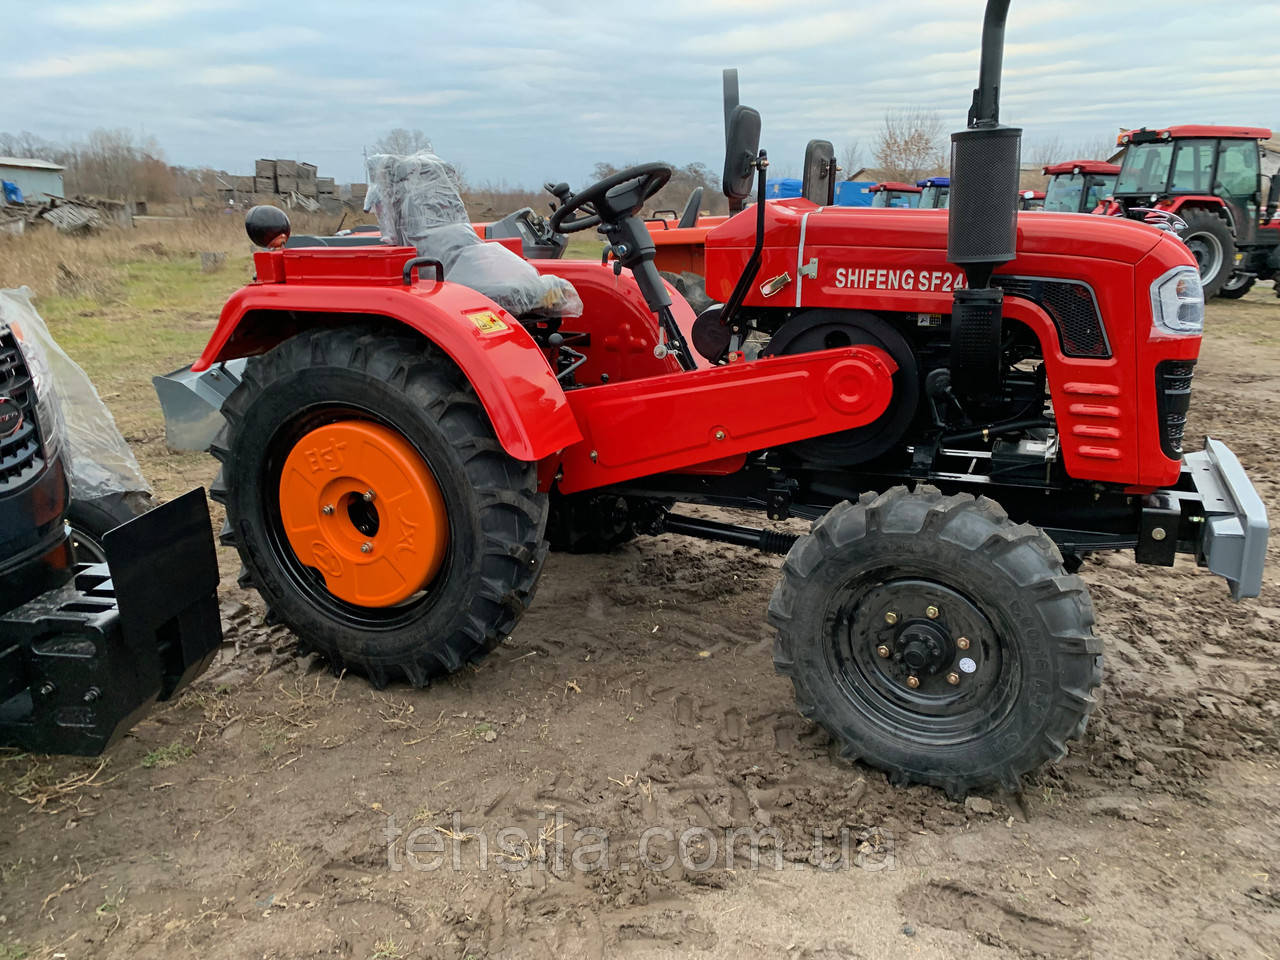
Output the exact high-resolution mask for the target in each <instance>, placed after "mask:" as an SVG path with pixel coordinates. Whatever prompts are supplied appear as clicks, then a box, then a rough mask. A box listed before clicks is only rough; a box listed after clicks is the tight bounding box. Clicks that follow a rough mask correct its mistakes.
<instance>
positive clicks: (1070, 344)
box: [991, 277, 1111, 359]
mask: <svg viewBox="0 0 1280 960" xmlns="http://www.w3.org/2000/svg"><path fill="white" fill-rule="evenodd" d="M991 282H992V283H994V284H996V285H997V286H999V287H1000V288H1001V289H1002V290H1003V291H1004V292H1005V293H1006V294H1008V295H1009V296H1011V297H1021V298H1022V299H1023V300H1030V301H1031V302H1032V303H1034V304H1036V305H1037V306H1038V307H1040V309H1042V310H1043V311H1044V312H1045V313H1047V314H1048V315H1049V317H1050V319H1052V320H1053V323H1054V326H1056V327H1057V328H1058V344H1059V346H1061V347H1062V352H1063V354H1064V355H1066V356H1068V357H1091V358H1102V359H1105V358H1106V357H1109V356H1111V344H1110V343H1108V342H1107V331H1106V328H1105V327H1103V325H1102V315H1101V313H1100V312H1099V311H1098V301H1097V299H1096V298H1095V297H1094V295H1093V290H1092V289H1090V288H1089V285H1088V284H1085V283H1080V282H1078V281H1075V280H1048V279H1040V278H1039V277H992V278H991Z"/></svg>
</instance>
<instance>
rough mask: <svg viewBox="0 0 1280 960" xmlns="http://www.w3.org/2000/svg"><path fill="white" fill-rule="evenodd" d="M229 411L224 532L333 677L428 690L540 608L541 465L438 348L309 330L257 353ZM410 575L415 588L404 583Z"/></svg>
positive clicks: (245, 579) (249, 573)
mask: <svg viewBox="0 0 1280 960" xmlns="http://www.w3.org/2000/svg"><path fill="white" fill-rule="evenodd" d="M223 413H224V414H225V416H226V421H227V423H226V426H225V427H224V428H223V431H222V433H221V434H220V435H219V437H218V439H217V440H216V441H215V442H214V445H213V447H212V448H211V452H212V453H213V454H214V456H215V457H217V458H218V459H219V460H221V461H222V470H221V471H220V473H219V475H218V479H217V480H216V481H215V483H214V487H213V489H212V491H211V494H212V496H213V499H215V500H217V501H219V502H221V503H223V504H225V505H226V508H227V526H226V527H225V528H224V532H223V542H224V543H226V544H230V545H234V546H235V547H236V549H237V550H238V551H239V553H240V558H241V560H242V562H243V564H244V574H243V575H242V585H246V586H253V587H256V588H257V590H258V591H259V593H261V594H262V597H263V599H264V600H265V601H266V603H267V606H268V609H269V611H270V613H271V615H272V616H274V618H276V619H278V620H279V621H280V622H283V623H284V624H285V625H286V626H288V627H289V628H290V629H291V630H292V631H293V632H294V633H295V634H296V635H297V637H298V640H299V641H300V643H301V644H302V646H303V647H304V649H310V650H313V651H315V652H317V653H319V654H321V655H322V656H324V657H325V658H326V659H328V660H329V662H330V663H331V665H332V666H333V668H334V669H335V671H337V670H340V669H344V668H345V669H351V670H354V671H357V672H360V673H363V674H364V675H366V676H367V677H368V678H369V680H370V681H371V682H372V683H373V684H374V685H375V686H378V687H381V686H383V685H385V684H386V683H387V682H389V681H392V680H397V679H404V680H407V681H409V682H410V683H412V684H414V685H415V686H422V685H425V684H426V683H427V682H428V680H429V679H430V678H431V677H433V676H439V675H442V674H447V673H452V672H454V671H455V670H458V669H459V668H461V666H462V665H463V664H464V663H466V662H468V661H471V660H476V659H478V658H480V657H481V656H483V655H484V654H485V653H487V652H488V651H489V650H491V649H492V648H493V647H495V646H496V645H497V644H498V643H499V642H500V641H501V640H502V638H503V637H505V636H506V635H507V634H508V633H509V632H510V631H511V630H512V628H513V627H514V626H515V624H516V622H517V621H518V620H519V618H520V616H521V615H522V614H523V613H524V611H525V609H526V608H527V607H528V605H529V602H530V600H531V599H532V597H533V593H534V589H535V586H536V583H537V580H538V577H539V575H540V574H541V572H542V566H543V560H544V558H545V556H546V549H547V548H546V544H545V543H544V542H543V532H544V529H545V526H546V520H547V498H546V495H545V494H543V493H539V492H538V483H537V469H536V464H533V463H527V462H523V461H518V460H515V459H513V458H511V457H510V456H508V455H507V454H506V453H505V452H504V451H503V449H502V446H501V445H500V444H499V443H498V441H497V439H496V437H495V435H494V431H493V428H492V426H491V425H490V423H489V420H488V418H487V416H486V415H485V412H484V409H483V407H482V406H481V405H480V402H479V400H478V398H477V397H476V394H475V392H474V390H473V389H472V388H471V385H470V384H469V383H468V382H467V379H466V377H465V376H464V375H463V374H462V372H461V371H460V370H458V368H457V367H456V366H454V364H453V363H452V362H451V361H450V360H449V358H448V357H446V356H445V355H444V354H443V353H441V352H440V351H438V350H437V349H436V348H435V347H434V346H433V345H432V344H430V343H428V342H427V341H425V340H424V339H422V338H419V337H416V336H413V335H408V334H404V333H398V332H391V333H389V332H388V331H386V330H385V329H384V330H373V329H369V328H340V329H328V330H316V331H310V332H307V333H302V334H299V335H298V336H296V337H293V338H292V339H290V340H286V341H285V342H283V343H281V344H280V345H279V346H277V347H276V348H275V349H273V350H272V351H270V352H269V353H267V354H265V355H264V356H262V357H259V358H255V359H254V360H252V361H250V363H249V365H248V367H247V368H246V370H245V374H244V378H243V382H242V383H241V385H240V386H239V387H237V389H236V391H235V392H234V393H233V394H232V395H231V396H230V397H229V398H228V399H227V402H226V404H225V405H224V407H223ZM315 437H321V438H325V437H332V438H334V439H333V442H331V443H329V445H328V446H327V447H324V448H323V449H322V448H321V447H322V444H320V443H318V442H317V441H315V440H312V439H310V438H315ZM344 443H347V444H348V446H342V444H344ZM354 448H358V449H359V451H360V454H359V456H353V455H352V450H353V449H354ZM308 476H314V477H315V484H314V490H315V495H314V496H312V495H311V490H312V487H311V486H309V484H308V482H307V478H308ZM371 477H372V478H374V479H370V478H371ZM378 478H381V482H385V483H386V484H388V489H386V490H381V489H375V488H376V487H377V484H378V482H380V481H379V479H378ZM366 484H368V485H369V493H370V494H371V495H370V496H361V495H360V493H359V491H361V490H363V489H364V488H365V486H366ZM335 491H336V493H335ZM312 500H314V501H315V502H311V501H312ZM307 511H311V513H310V515H309V516H308V514H307ZM348 527H349V528H350V529H348ZM300 531H301V532H300ZM361 541H363V543H362V542H361ZM375 562H377V563H380V564H381V566H380V567H376V568H375V567H374V566H373V564H374V563H375ZM401 575H402V577H401V578H402V579H403V580H404V582H405V583H407V584H409V587H406V588H405V589H401V590H397V589H393V588H394V587H395V584H394V581H395V579H396V577H397V576H401ZM388 583H391V587H388ZM410 588H412V589H410Z"/></svg>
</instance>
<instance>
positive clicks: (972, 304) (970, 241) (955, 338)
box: [947, 0, 1022, 404]
mask: <svg viewBox="0 0 1280 960" xmlns="http://www.w3.org/2000/svg"><path fill="white" fill-rule="evenodd" d="M1009 2H1010V0H988V2H987V12H986V16H985V18H984V20H983V24H982V64H981V67H980V68H979V73H978V87H977V89H975V90H974V91H973V105H972V106H971V107H970V108H969V126H968V129H965V130H961V131H959V132H957V133H953V134H952V135H951V207H950V211H949V214H948V223H947V259H948V260H949V261H950V262H951V263H954V264H955V265H956V266H958V267H962V268H964V272H965V276H966V278H967V281H968V283H967V289H963V290H957V291H956V292H955V295H954V297H953V300H952V310H951V385H952V388H953V389H954V390H955V391H956V393H957V394H958V395H959V396H960V398H961V399H962V400H968V401H969V402H971V403H979V404H980V403H982V402H983V401H985V400H990V399H995V398H998V397H999V395H1000V384H1001V381H1002V379H1003V372H1004V371H1003V364H1002V362H1001V356H1000V334H1001V318H1002V307H1003V302H1004V295H1003V294H1002V292H1001V291H1000V289H999V288H998V287H992V286H991V275H992V273H994V272H995V269H996V268H997V267H998V266H1000V265H1001V264H1002V263H1008V262H1009V261H1010V260H1012V259H1014V257H1016V256H1017V245H1018V244H1017V241H1018V181H1019V178H1020V175H1021V163H1022V130H1021V129H1019V128H1017V127H1006V126H1003V125H1002V124H1001V123H1000V74H1001V69H1002V64H1003V60H1004V25H1005V19H1006V18H1007V17H1008V15H1009Z"/></svg>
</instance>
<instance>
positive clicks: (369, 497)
mask: <svg viewBox="0 0 1280 960" xmlns="http://www.w3.org/2000/svg"><path fill="white" fill-rule="evenodd" d="M373 498H374V492H373V491H372V490H366V491H365V492H364V502H365V503H373Z"/></svg>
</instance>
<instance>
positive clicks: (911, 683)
mask: <svg viewBox="0 0 1280 960" xmlns="http://www.w3.org/2000/svg"><path fill="white" fill-rule="evenodd" d="M907 686H908V687H910V688H911V689H912V690H914V689H915V688H916V687H918V686H920V678H919V677H917V676H916V675H915V674H912V675H911V676H909V677H907Z"/></svg>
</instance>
